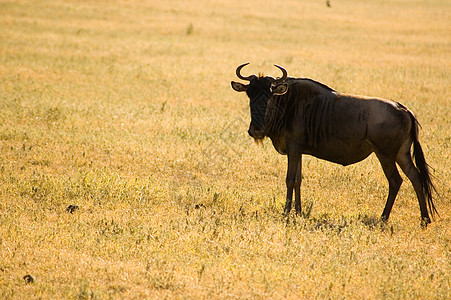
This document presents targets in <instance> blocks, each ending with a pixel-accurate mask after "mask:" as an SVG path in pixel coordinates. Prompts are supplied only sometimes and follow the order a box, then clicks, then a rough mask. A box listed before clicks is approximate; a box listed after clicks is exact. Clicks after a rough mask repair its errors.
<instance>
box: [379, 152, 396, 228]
mask: <svg viewBox="0 0 451 300" xmlns="http://www.w3.org/2000/svg"><path fill="white" fill-rule="evenodd" d="M376 155H377V158H378V159H379V161H380V163H381V166H382V169H383V170H384V174H385V177H387V180H388V197H387V203H386V204H385V208H384V211H383V212H382V220H384V221H387V220H388V217H389V216H390V212H391V209H392V207H393V203H394V202H395V198H396V195H397V194H398V191H399V188H400V187H401V184H402V178H401V176H400V175H399V172H398V169H397V168H396V164H395V161H394V159H391V158H388V157H386V156H385V155H382V154H378V153H376Z"/></svg>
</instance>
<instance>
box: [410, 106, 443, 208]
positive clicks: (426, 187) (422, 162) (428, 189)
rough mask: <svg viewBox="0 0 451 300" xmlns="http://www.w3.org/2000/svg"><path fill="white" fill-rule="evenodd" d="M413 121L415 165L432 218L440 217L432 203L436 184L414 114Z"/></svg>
mask: <svg viewBox="0 0 451 300" xmlns="http://www.w3.org/2000/svg"><path fill="white" fill-rule="evenodd" d="M411 115H412V119H413V121H414V123H413V125H412V126H413V127H412V140H413V157H414V159H415V164H416V166H417V169H418V171H419V172H420V180H421V185H422V186H423V193H424V195H425V196H426V198H427V202H428V206H429V212H430V213H431V215H432V217H434V214H437V215H438V216H439V213H438V211H437V209H436V208H435V205H434V202H433V201H432V191H435V192H436V193H437V190H436V189H435V186H434V184H433V183H432V180H431V174H430V171H429V165H428V164H427V163H426V159H425V158H424V153H423V149H422V148H421V145H420V142H419V141H418V125H419V124H418V121H417V119H416V118H415V116H414V115H413V114H411Z"/></svg>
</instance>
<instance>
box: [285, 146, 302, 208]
mask: <svg viewBox="0 0 451 300" xmlns="http://www.w3.org/2000/svg"><path fill="white" fill-rule="evenodd" d="M300 159H301V157H300V155H299V154H288V171H287V179H286V183H287V200H286V202H285V211H284V212H285V214H286V215H288V214H289V213H290V210H291V203H292V202H293V189H294V187H295V183H296V175H297V173H298V167H299V161H300ZM296 189H297V191H296V197H298V195H300V193H298V191H299V192H300V186H299V189H298V188H296ZM297 201H298V200H297V198H296V206H297ZM300 201H301V199H300V196H299V208H300ZM296 210H297V207H296Z"/></svg>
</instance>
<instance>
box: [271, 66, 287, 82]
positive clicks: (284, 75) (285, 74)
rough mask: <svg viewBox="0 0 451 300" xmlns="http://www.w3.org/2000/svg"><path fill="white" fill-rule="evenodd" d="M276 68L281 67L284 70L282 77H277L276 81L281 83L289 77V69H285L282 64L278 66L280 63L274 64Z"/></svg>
mask: <svg viewBox="0 0 451 300" xmlns="http://www.w3.org/2000/svg"><path fill="white" fill-rule="evenodd" d="M274 66H275V67H276V68H279V69H280V71H282V73H283V74H282V77H280V78H278V79H276V81H275V83H280V82H283V81H284V80H285V79H287V77H288V73H287V70H285V69H284V68H282V67H281V66H278V65H274Z"/></svg>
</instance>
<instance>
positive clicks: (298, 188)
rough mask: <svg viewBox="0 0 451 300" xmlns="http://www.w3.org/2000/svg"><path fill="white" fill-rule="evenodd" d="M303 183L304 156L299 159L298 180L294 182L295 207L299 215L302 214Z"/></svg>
mask: <svg viewBox="0 0 451 300" xmlns="http://www.w3.org/2000/svg"><path fill="white" fill-rule="evenodd" d="M301 182H302V156H300V157H299V162H298V169H297V172H296V179H295V181H294V207H295V209H296V213H297V214H298V215H300V214H301V212H302V209H301Z"/></svg>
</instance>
